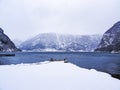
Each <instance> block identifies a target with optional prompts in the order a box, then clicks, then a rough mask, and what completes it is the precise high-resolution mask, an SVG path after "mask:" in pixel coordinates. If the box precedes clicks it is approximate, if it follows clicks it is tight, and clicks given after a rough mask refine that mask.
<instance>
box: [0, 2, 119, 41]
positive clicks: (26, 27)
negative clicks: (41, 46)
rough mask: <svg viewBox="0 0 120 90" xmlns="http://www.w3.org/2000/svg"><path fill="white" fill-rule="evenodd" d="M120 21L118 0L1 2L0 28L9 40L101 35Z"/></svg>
mask: <svg viewBox="0 0 120 90" xmlns="http://www.w3.org/2000/svg"><path fill="white" fill-rule="evenodd" d="M119 20H120V0H0V27H1V28H3V29H4V31H5V33H6V34H7V35H8V36H9V37H10V38H11V39H20V40H26V39H27V38H30V37H32V36H35V35H37V34H39V33H44V32H56V33H64V34H67V33H69V34H82V35H83V34H103V33H104V32H105V31H106V30H108V29H109V28H110V27H111V26H112V25H113V24H114V23H116V22H117V21H119Z"/></svg>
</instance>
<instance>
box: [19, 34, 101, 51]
mask: <svg viewBox="0 0 120 90" xmlns="http://www.w3.org/2000/svg"><path fill="white" fill-rule="evenodd" d="M100 39H101V36H100V35H63V34H55V33H43V34H39V35H38V36H36V37H34V38H32V39H30V40H27V41H25V42H23V43H22V44H21V45H20V48H21V49H23V50H34V51H48V50H49V51H52V50H54V51H56V50H57V51H93V50H94V49H95V48H96V47H97V45H98V44H99V42H100Z"/></svg>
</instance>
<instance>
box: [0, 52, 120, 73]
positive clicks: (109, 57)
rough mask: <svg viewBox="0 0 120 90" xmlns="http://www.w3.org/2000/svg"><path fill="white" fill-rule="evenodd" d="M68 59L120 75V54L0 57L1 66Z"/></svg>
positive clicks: (92, 53)
mask: <svg viewBox="0 0 120 90" xmlns="http://www.w3.org/2000/svg"><path fill="white" fill-rule="evenodd" d="M51 58H53V59H56V60H63V59H65V58H66V59H67V60H68V61H69V62H71V63H73V64H75V65H77V66H79V67H82V68H87V69H96V70H99V71H104V72H107V73H110V74H118V75H120V54H112V53H98V52H19V53H16V55H15V56H10V57H0V65H10V64H21V63H37V62H43V61H49V60H50V59H51Z"/></svg>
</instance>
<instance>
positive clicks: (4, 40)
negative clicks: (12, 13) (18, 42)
mask: <svg viewBox="0 0 120 90" xmlns="http://www.w3.org/2000/svg"><path fill="white" fill-rule="evenodd" d="M0 51H1V52H3V51H4V52H6V51H8V52H12V51H20V50H19V49H17V48H16V47H15V45H14V43H13V42H12V41H11V40H10V39H9V37H8V36H7V35H5V34H4V31H3V30H2V29H1V28H0Z"/></svg>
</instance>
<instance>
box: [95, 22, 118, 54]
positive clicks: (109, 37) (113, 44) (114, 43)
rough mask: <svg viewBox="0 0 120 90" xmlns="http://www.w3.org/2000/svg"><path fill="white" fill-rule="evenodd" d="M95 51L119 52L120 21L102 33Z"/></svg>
mask: <svg viewBox="0 0 120 90" xmlns="http://www.w3.org/2000/svg"><path fill="white" fill-rule="evenodd" d="M95 51H104V52H120V21H119V22H117V23H115V24H114V25H113V26H112V27H111V28H110V29H109V30H108V31H106V32H105V33H104V35H103V38H102V40H101V42H100V44H99V46H98V48H97V49H96V50H95Z"/></svg>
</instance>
